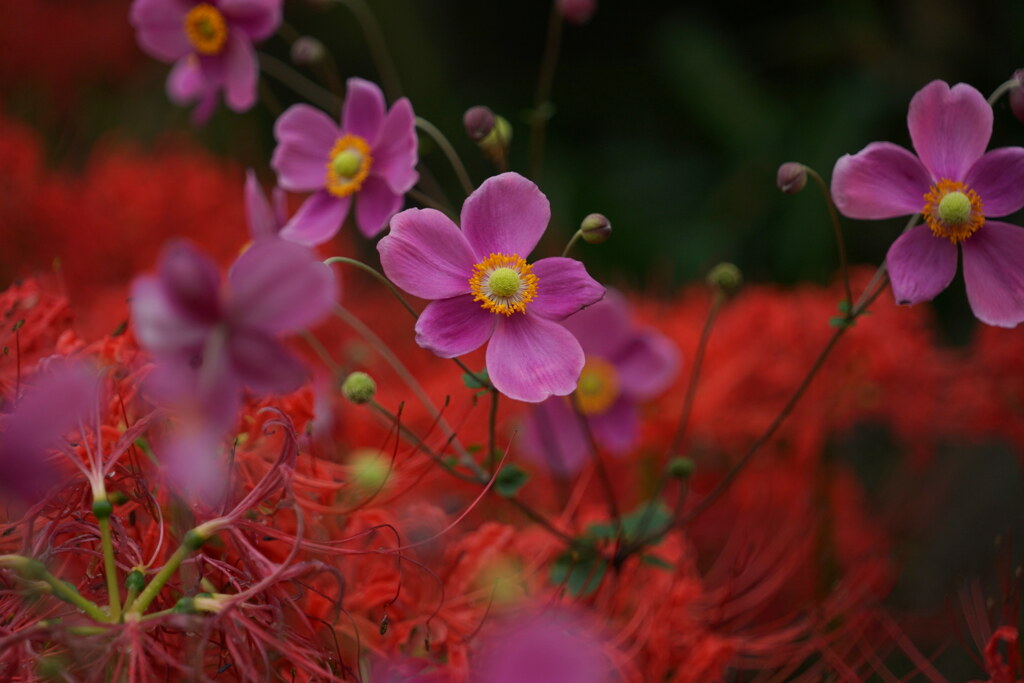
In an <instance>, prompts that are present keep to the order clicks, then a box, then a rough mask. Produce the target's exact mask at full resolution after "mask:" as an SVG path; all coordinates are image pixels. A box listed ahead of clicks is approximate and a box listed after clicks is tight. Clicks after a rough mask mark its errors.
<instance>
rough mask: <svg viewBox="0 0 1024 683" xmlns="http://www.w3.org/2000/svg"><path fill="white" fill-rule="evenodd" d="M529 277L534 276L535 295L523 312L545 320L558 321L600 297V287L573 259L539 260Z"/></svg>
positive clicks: (595, 301)
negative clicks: (535, 282) (535, 280)
mask: <svg viewBox="0 0 1024 683" xmlns="http://www.w3.org/2000/svg"><path fill="white" fill-rule="evenodd" d="M533 274H534V275H536V276H537V295H536V297H535V298H534V300H533V301H531V302H530V303H529V304H527V309H528V310H529V311H530V313H533V314H536V315H542V316H544V317H545V318H551V319H553V320H562V319H563V318H567V317H568V316H570V315H572V314H573V313H576V312H577V311H580V310H582V309H583V308H585V307H586V306H590V305H591V304H595V303H597V302H598V301H600V300H601V298H602V297H603V296H604V287H602V286H601V285H600V284H598V283H597V281H595V280H594V278H592V277H590V275H589V274H588V273H587V269H586V268H585V267H584V266H583V264H582V263H580V262H579V261H577V260H576V259H571V258H561V257H554V258H546V259H541V260H540V261H537V262H536V263H534V264H533Z"/></svg>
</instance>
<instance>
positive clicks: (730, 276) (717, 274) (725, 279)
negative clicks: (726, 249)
mask: <svg viewBox="0 0 1024 683" xmlns="http://www.w3.org/2000/svg"><path fill="white" fill-rule="evenodd" d="M708 284H709V285H711V286H712V287H714V288H715V289H718V290H721V291H722V292H723V293H725V294H734V293H735V292H736V290H738V289H739V288H740V285H742V284H743V272H742V271H741V270H740V269H739V268H738V267H737V266H736V265H735V264H733V263H719V264H718V265H717V266H715V267H714V268H712V269H711V271H710V272H709V273H708Z"/></svg>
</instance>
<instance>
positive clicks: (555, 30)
mask: <svg viewBox="0 0 1024 683" xmlns="http://www.w3.org/2000/svg"><path fill="white" fill-rule="evenodd" d="M561 40H562V15H561V13H560V12H559V11H558V3H555V2H553V3H551V16H550V18H549V19H548V39H547V43H546V44H545V46H544V57H543V60H542V61H541V67H540V76H539V77H538V78H537V92H536V95H535V96H534V100H533V102H534V106H533V116H532V117H531V119H530V163H529V166H528V167H527V168H528V169H529V177H530V178H531V179H532V180H533V181H534V182H538V181H539V180H540V174H541V167H542V166H543V164H544V132H545V130H546V127H547V124H548V119H550V118H551V112H550V111H549V108H550V102H549V100H550V99H551V87H552V84H553V83H554V80H555V67H556V66H557V65H558V48H559V44H560V43H561Z"/></svg>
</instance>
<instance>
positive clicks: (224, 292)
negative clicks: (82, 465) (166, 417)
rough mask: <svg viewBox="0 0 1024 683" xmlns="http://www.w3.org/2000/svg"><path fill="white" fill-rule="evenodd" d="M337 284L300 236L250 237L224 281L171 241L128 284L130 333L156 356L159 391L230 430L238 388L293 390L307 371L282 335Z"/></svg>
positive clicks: (327, 299)
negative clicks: (147, 271) (152, 265)
mask: <svg viewBox="0 0 1024 683" xmlns="http://www.w3.org/2000/svg"><path fill="white" fill-rule="evenodd" d="M335 292H336V284H335V281H334V274H333V273H332V272H331V270H330V268H328V267H327V266H325V265H324V264H323V263H321V262H320V261H319V260H317V259H316V257H315V256H314V255H313V253H312V252H311V251H310V250H309V249H307V248H306V247H303V246H301V245H298V244H292V243H289V242H283V241H280V240H260V241H257V242H255V243H254V244H253V245H252V246H251V247H250V248H249V249H247V250H246V251H245V252H244V253H243V254H242V255H241V256H239V257H238V259H237V260H236V261H235V263H234V264H233V265H232V266H231V269H230V271H229V272H228V277H227V282H226V283H224V284H222V283H221V280H220V275H219V274H218V272H217V268H216V267H215V266H214V264H213V263H212V262H211V261H210V260H209V258H207V257H206V256H205V255H204V254H202V253H200V252H198V251H197V250H195V249H194V248H193V247H192V246H190V245H188V244H186V243H184V242H175V243H172V244H170V245H169V246H167V247H165V248H164V252H163V254H162V256H161V258H160V264H159V267H158V270H157V274H156V275H155V276H145V277H139V278H137V279H136V280H135V282H134V283H133V284H132V302H131V304H132V323H133V325H134V329H135V335H136V336H137V337H138V339H139V341H140V342H141V344H142V345H143V346H144V347H145V348H146V349H147V350H149V351H150V352H151V353H152V354H153V356H154V357H155V359H156V361H157V367H156V369H155V370H154V372H153V377H152V387H153V388H154V390H155V393H156V394H157V395H158V398H159V399H160V400H162V401H165V402H169V403H173V404H175V405H178V406H191V407H192V408H193V409H194V410H195V411H196V412H198V413H201V414H203V415H204V416H205V417H206V418H207V419H209V421H211V422H212V423H213V424H215V425H218V426H219V427H220V428H226V427H227V426H228V425H230V424H231V422H232V420H234V416H235V414H236V412H237V409H238V405H239V401H240V398H241V391H242V388H243V387H248V388H249V389H251V390H252V391H254V392H256V393H258V394H265V393H283V392H288V391H293V390H295V389H297V388H298V387H299V386H300V385H301V384H302V382H303V381H304V380H305V378H306V370H305V368H304V366H303V365H302V363H300V362H299V360H298V359H296V358H295V357H294V356H293V355H292V354H291V353H290V352H289V351H288V350H287V349H286V348H285V347H284V346H283V345H282V344H281V342H279V341H278V337H279V336H280V335H282V334H285V333H288V332H294V331H297V330H299V329H302V328H304V327H306V326H308V325H311V324H313V323H315V322H316V321H317V320H319V319H320V318H321V317H323V316H324V315H325V314H326V313H327V312H328V310H329V309H330V307H331V305H332V304H333V302H334V300H335Z"/></svg>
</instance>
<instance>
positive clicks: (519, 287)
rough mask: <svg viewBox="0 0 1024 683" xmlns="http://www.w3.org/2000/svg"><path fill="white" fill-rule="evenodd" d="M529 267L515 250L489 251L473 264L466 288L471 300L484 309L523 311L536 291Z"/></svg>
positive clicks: (504, 312)
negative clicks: (511, 252)
mask: <svg viewBox="0 0 1024 683" xmlns="http://www.w3.org/2000/svg"><path fill="white" fill-rule="evenodd" d="M532 271H533V268H532V267H531V266H530V264H528V263H527V262H526V261H525V260H523V259H522V258H521V257H519V256H517V255H516V254H491V255H490V256H488V257H487V258H485V259H484V260H483V261H481V262H480V263H478V264H476V265H475V266H473V276H472V277H470V278H469V288H470V291H471V292H472V293H473V300H474V301H479V302H480V305H481V306H483V307H484V308H486V309H487V310H488V311H494V312H495V313H501V314H503V315H506V316H508V315H512V314H513V313H516V312H519V313H524V312H525V311H526V304H528V303H530V302H531V301H533V297H534V296H536V295H537V276H536V275H534V274H533V272H532Z"/></svg>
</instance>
